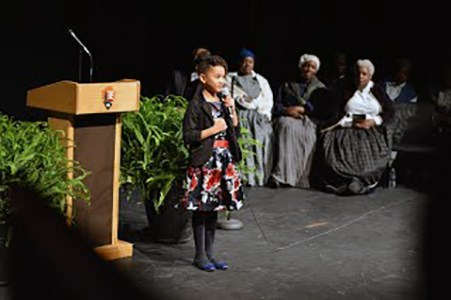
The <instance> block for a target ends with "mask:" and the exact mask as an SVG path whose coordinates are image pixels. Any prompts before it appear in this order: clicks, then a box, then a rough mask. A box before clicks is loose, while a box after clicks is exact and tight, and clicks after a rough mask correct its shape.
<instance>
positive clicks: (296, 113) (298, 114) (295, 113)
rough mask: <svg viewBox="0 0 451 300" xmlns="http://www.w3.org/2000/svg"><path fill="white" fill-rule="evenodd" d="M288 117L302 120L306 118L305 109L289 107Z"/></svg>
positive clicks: (286, 110)
mask: <svg viewBox="0 0 451 300" xmlns="http://www.w3.org/2000/svg"><path fill="white" fill-rule="evenodd" d="M285 112H286V114H287V115H288V116H290V117H292V118H295V119H302V118H303V117H304V113H305V109H304V107H302V106H289V107H287V108H286V109H285Z"/></svg>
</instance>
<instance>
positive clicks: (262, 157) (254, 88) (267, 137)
mask: <svg viewBox="0 0 451 300" xmlns="http://www.w3.org/2000/svg"><path fill="white" fill-rule="evenodd" d="M239 57H240V60H239V66H238V72H230V73H229V74H228V76H227V82H228V85H229V86H230V89H231V94H232V97H233V98H234V99H235V103H236V107H237V109H238V114H239V117H240V120H241V127H244V128H246V129H247V131H248V132H249V134H250V138H253V139H255V140H257V141H258V142H259V143H260V145H254V146H252V148H251V149H248V150H250V151H252V152H254V153H255V155H247V156H246V157H245V160H244V163H245V166H246V167H247V168H248V171H247V172H244V174H243V175H244V176H245V178H246V180H247V184H248V185H250V186H263V185H265V184H266V183H267V181H268V178H269V175H271V171H272V166H273V144H274V141H273V140H274V134H273V129H272V123H271V110H272V107H273V104H274V101H273V93H272V90H271V87H270V85H269V83H268V80H266V78H264V77H263V76H262V75H260V74H258V73H256V72H255V71H254V66H255V55H254V53H253V52H252V51H250V50H249V49H242V50H241V52H240V54H239Z"/></svg>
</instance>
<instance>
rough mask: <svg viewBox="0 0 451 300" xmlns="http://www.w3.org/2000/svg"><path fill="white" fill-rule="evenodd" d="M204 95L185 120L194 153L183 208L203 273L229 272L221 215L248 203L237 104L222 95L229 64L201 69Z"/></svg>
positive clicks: (216, 62) (216, 60)
mask: <svg viewBox="0 0 451 300" xmlns="http://www.w3.org/2000/svg"><path fill="white" fill-rule="evenodd" d="M198 72H199V79H200V82H201V83H202V86H203V88H202V90H201V91H200V92H199V93H198V94H196V95H194V97H193V99H191V101H190V103H189V105H188V108H187V110H186V113H185V116H184V120H183V139H184V141H185V144H186V145H187V146H188V149H189V151H190V158H189V167H188V170H187V176H186V182H185V195H184V197H183V199H182V201H181V206H182V207H184V208H185V209H188V210H191V211H192V212H193V214H192V226H193V236H194V243H195V246H196V252H195V256H194V262H193V264H194V265H195V266H196V267H198V268H199V269H201V270H203V271H214V270H216V269H219V270H226V269H227V268H228V265H227V263H225V262H221V261H219V260H217V259H216V258H215V256H214V252H213V243H214V237H215V229H216V223H217V220H218V211H221V210H238V209H240V208H241V206H242V205H243V203H242V200H243V197H244V194H243V188H242V185H241V174H239V172H238V170H237V167H236V163H237V162H239V161H240V160H241V151H240V148H239V145H238V142H237V133H238V130H239V127H238V117H237V113H236V111H235V105H234V101H233V99H232V98H231V97H230V96H224V95H221V90H222V89H223V88H224V85H225V82H226V81H225V76H226V73H227V63H226V61H225V60H224V59H223V58H221V57H220V56H217V55H209V56H208V57H206V58H204V59H203V60H202V61H201V62H200V63H199V65H198Z"/></svg>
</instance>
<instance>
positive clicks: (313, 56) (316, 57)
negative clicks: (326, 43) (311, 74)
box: [298, 54, 320, 72]
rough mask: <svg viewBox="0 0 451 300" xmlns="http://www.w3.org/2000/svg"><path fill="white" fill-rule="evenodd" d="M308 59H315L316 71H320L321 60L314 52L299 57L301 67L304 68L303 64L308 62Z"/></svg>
mask: <svg viewBox="0 0 451 300" xmlns="http://www.w3.org/2000/svg"><path fill="white" fill-rule="evenodd" d="M308 61H313V62H314V63H315V64H316V71H317V72H318V71H319V66H320V62H319V58H318V56H316V55H313V54H304V55H302V56H301V58H300V59H299V65H298V66H299V69H300V68H302V66H303V65H304V64H305V63H306V62H308Z"/></svg>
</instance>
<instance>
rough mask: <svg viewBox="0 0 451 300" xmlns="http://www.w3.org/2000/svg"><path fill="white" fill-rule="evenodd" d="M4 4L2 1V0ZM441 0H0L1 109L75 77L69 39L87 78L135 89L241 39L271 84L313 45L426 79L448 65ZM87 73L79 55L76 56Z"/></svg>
mask: <svg viewBox="0 0 451 300" xmlns="http://www.w3.org/2000/svg"><path fill="white" fill-rule="evenodd" d="M2 5H5V4H2ZM444 5H445V3H444V2H443V4H439V3H438V1H437V3H436V2H435V1H423V2H418V3H409V2H407V1H406V2H400V1H388V0H382V1H326V0H319V1H288V0H279V1H268V0H266V1H265V0H263V1H256V0H250V1H235V0H232V1H172V0H167V1H136V0H127V1H121V2H119V3H116V2H112V1H64V0H60V1H33V2H31V1H23V0H19V1H15V2H14V3H9V6H10V8H6V7H2V12H1V20H0V22H1V23H0V24H2V25H1V29H0V34H1V39H0V43H1V72H2V80H1V91H2V94H3V96H2V100H1V107H0V109H1V111H2V112H4V113H6V114H10V115H14V116H16V117H18V118H28V119H32V118H36V117H39V116H38V115H39V114H36V112H30V111H29V110H28V109H26V107H25V101H26V91H27V90H28V89H31V88H35V87H39V86H42V85H45V84H49V83H54V82H57V81H60V80H74V81H78V66H79V64H78V60H79V47H78V45H77V44H76V42H75V41H74V40H73V39H72V37H71V36H70V35H69V33H68V31H67V30H68V28H71V29H72V30H73V31H74V32H75V33H76V34H77V36H78V37H79V38H80V40H81V41H82V42H83V43H84V44H85V45H86V46H87V48H88V49H89V50H90V51H91V53H92V55H93V57H94V81H95V82H106V81H115V80H118V79H122V78H132V79H137V80H140V81H141V87H142V95H144V96H152V95H154V94H157V93H161V92H162V91H163V87H164V85H165V83H166V82H167V78H168V74H169V73H170V71H171V70H172V69H174V68H190V67H191V59H192V58H191V52H192V49H193V48H195V47H199V46H204V47H207V48H209V49H210V50H212V51H213V52H215V53H218V54H220V55H222V56H223V57H224V58H226V60H227V61H228V63H229V65H230V68H231V69H234V67H235V65H236V56H237V53H238V52H239V50H240V48H241V47H249V48H251V49H252V50H253V51H254V52H255V54H256V59H257V65H256V70H257V71H258V72H260V73H262V74H263V75H265V76H266V77H267V78H268V79H269V81H270V83H271V84H272V85H273V88H276V87H277V84H278V83H279V82H280V81H281V80H283V79H286V78H287V77H289V76H290V75H291V74H293V72H294V71H295V70H296V66H297V62H298V59H299V56H300V55H301V54H303V53H306V52H309V53H315V54H317V55H318V56H319V57H320V59H321V62H322V66H321V70H320V73H319V75H321V72H324V69H325V66H327V64H328V60H329V59H330V57H331V56H332V54H333V53H334V52H337V51H345V52H347V53H348V54H349V56H350V59H351V60H352V61H354V60H355V59H357V58H369V59H371V60H372V61H373V63H375V65H376V74H375V75H376V76H377V75H381V74H383V70H384V64H386V63H387V62H388V61H390V59H392V58H395V57H397V56H407V57H409V58H411V59H412V61H413V62H414V66H415V80H416V81H417V84H418V86H419V87H420V88H423V87H424V88H426V87H427V86H428V85H429V84H430V83H431V82H433V81H435V80H436V79H437V78H438V74H439V72H440V70H441V68H442V67H443V66H444V65H447V64H448V61H449V58H448V52H449V50H450V46H449V40H450V34H449V33H448V30H449V27H450V26H449V25H448V16H447V14H446V11H447V10H446V9H445V8H444ZM83 67H84V75H83V76H84V77H83V81H84V82H87V81H88V80H89V77H88V73H87V71H88V69H89V60H88V57H87V56H86V55H83Z"/></svg>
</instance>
